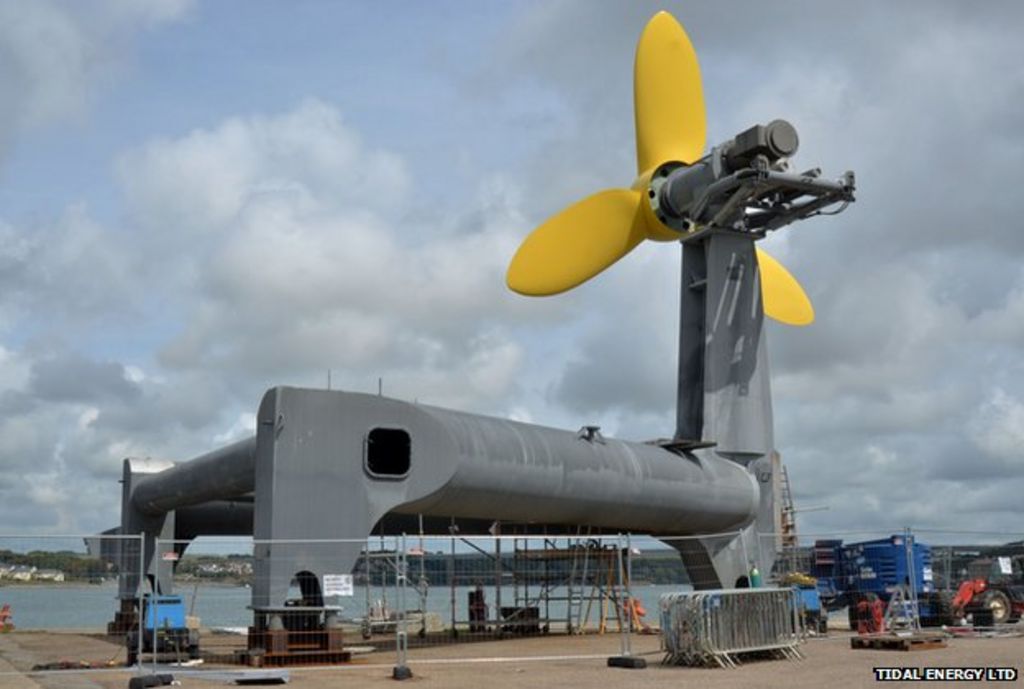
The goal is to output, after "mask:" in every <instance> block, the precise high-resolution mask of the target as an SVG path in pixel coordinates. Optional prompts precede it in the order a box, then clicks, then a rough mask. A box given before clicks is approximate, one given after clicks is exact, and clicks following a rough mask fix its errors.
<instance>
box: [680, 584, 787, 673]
mask: <svg viewBox="0 0 1024 689" xmlns="http://www.w3.org/2000/svg"><path fill="white" fill-rule="evenodd" d="M798 602H799V601H798V598H797V593H796V591H794V590H793V589H782V588H770V589H719V590H713V591H696V592H692V593H668V594H665V595H663V596H661V599H660V608H661V632H662V647H663V650H664V651H665V658H664V661H663V662H665V663H672V664H677V665H709V664H712V663H715V664H717V665H719V666H721V667H735V666H736V665H737V662H738V660H739V656H740V655H742V654H745V653H757V652H763V653H776V654H778V655H780V656H782V657H783V658H788V659H790V660H797V659H800V658H802V655H801V654H800V651H799V649H798V646H799V645H800V643H801V642H802V639H803V628H802V622H801V619H800V616H799V615H798V614H797V610H798Z"/></svg>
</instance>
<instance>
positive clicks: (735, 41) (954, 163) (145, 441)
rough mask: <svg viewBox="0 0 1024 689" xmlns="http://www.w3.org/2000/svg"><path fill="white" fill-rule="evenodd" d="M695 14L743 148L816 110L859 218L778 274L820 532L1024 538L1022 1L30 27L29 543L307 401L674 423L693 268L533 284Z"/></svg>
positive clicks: (810, 151)
mask: <svg viewBox="0 0 1024 689" xmlns="http://www.w3.org/2000/svg"><path fill="white" fill-rule="evenodd" d="M661 7H664V8H666V9H669V10H671V11H672V12H673V13H674V14H675V15H676V16H677V17H678V18H679V19H680V21H681V22H682V23H683V24H684V25H685V26H686V27H687V30H688V32H689V34H690V36H691V38H692V39H693V42H694V44H695V46H696V48H697V52H698V54H699V56H700V59H701V67H702V70H703V74H704V80H705V98H706V100H707V108H708V121H709V143H711V142H717V141H720V140H723V139H726V138H728V137H730V136H732V135H733V134H735V133H737V132H738V131H740V130H741V129H744V128H745V127H747V126H749V125H750V124H753V123H755V122H765V121H768V120H771V119H774V118H776V117H785V118H786V119H788V120H790V121H791V122H793V123H794V124H795V125H796V127H797V129H798V130H799V131H800V133H801V139H802V147H801V151H800V153H799V155H798V157H797V160H796V162H797V165H803V166H804V167H811V166H815V165H820V166H822V167H823V168H824V169H825V171H826V173H827V174H829V175H830V176H838V175H839V174H840V173H841V172H843V171H844V170H846V169H848V168H852V169H854V170H855V171H856V173H857V176H858V185H859V200H858V202H857V203H856V204H855V205H854V206H853V207H851V208H850V210H848V211H847V212H846V213H844V214H842V215H840V216H837V217H835V218H823V219H818V220H815V221H813V222H807V223H804V224H802V225H797V226H795V227H793V228H790V229H788V230H786V231H784V232H780V233H778V234H777V235H776V236H774V237H772V238H771V239H770V240H768V242H767V247H768V248H769V249H770V250H771V251H772V252H773V253H774V254H775V255H776V256H777V257H779V258H780V259H781V260H783V261H784V262H785V263H786V264H787V266H788V267H789V268H790V269H791V270H792V271H793V272H794V274H796V275H797V276H798V277H799V279H800V280H801V281H802V282H803V284H804V286H805V288H806V289H807V291H808V293H809V294H810V296H811V298H812V299H813V301H814V302H815V305H816V308H817V312H818V320H817V322H816V323H815V324H814V325H812V326H810V327H808V328H802V329H798V328H787V327H785V326H780V325H777V324H772V325H771V326H769V327H770V331H769V338H770V342H769V347H770V356H771V359H772V371H773V384H774V393H775V409H776V434H777V444H778V448H779V450H780V452H781V453H782V455H783V457H784V460H785V461H786V463H787V465H788V467H789V471H790V475H791V478H792V481H793V487H794V491H795V497H796V500H797V503H798V506H799V505H805V506H818V505H827V506H828V507H829V508H830V509H829V510H828V511H818V512H809V513H807V514H805V515H804V516H802V518H801V528H802V529H803V530H804V531H805V532H813V531H820V532H824V531H833V530H848V529H853V528H865V529H878V530H889V529H897V528H901V527H902V526H904V525H907V524H910V525H915V526H919V527H930V528H935V529H952V528H956V529H966V530H976V531H994V530H997V531H1008V532H1013V531H1016V532H1018V533H1019V532H1021V531H1022V530H1024V520H1022V516H1024V507H1022V503H1021V499H1020V496H1021V495H1024V472H1022V471H1021V469H1022V468H1024V367H1022V358H1021V354H1022V351H1024V222H1022V220H1021V211H1020V208H1019V201H1018V198H1019V194H1020V192H1019V191H1018V189H1017V187H1018V185H1019V178H1020V170H1019V169H1018V167H1017V166H1018V165H1019V164H1021V163H1022V162H1024V127H1022V126H1021V123H1022V122H1024V47H1022V44H1021V42H1020V41H1019V36H1018V35H1017V34H1018V29H1019V27H1020V26H1021V25H1022V22H1024V5H1021V4H1020V3H1017V2H1010V1H1007V2H991V3H985V4H983V5H978V4H974V3H962V2H934V1H931V0H929V1H928V2H924V1H921V2H904V3H898V4H894V3H889V2H881V1H876V2H865V3H838V2H835V3H822V2H809V1H807V2H799V1H790V2H781V3H762V2H757V1H755V0H751V1H750V2H723V3H709V2H701V3H698V2H687V3H682V2H671V3H663V4H661V5H655V4H653V3H645V2H630V3H626V2H592V1H589V0H588V1H583V0H580V1H578V2H571V1H559V2H551V1H543V2H540V1H538V2H518V3H514V4H513V3H497V2H484V3H481V2H470V1H469V0H466V1H464V2H432V3H409V2H377V3H328V2H314V1H305V2H288V3H285V2H261V1H252V2H250V1H247V2H241V1H240V0H221V1H218V2H190V1H189V0H159V1H153V0H149V1H146V2H142V1H141V0H140V1H139V2H132V1H130V0H90V1H89V2H70V1H68V2H56V1H51V0H38V1H36V2H31V3H27V2H21V1H19V0H0V471H2V473H0V477H2V479H0V525H2V526H3V528H2V530H3V531H4V532H7V533H11V532H33V533H45V532H68V531H91V530H94V529H102V528H106V527H108V526H112V525H114V524H115V523H117V520H118V516H117V509H118V500H119V486H118V484H117V478H118V476H119V473H120V466H121V460H122V459H123V458H124V457H125V456H129V455H140V456H153V457H160V458H167V459H175V460H181V459H187V458H189V457H192V456H195V455H197V454H200V453H202V452H205V451H208V450H210V449H213V448H214V447H215V446H217V445H220V444H223V443H225V442H227V441H229V440H231V439H234V438H236V437H241V436H243V435H245V434H247V433H250V432H251V431H252V429H253V427H254V412H255V410H256V406H257V404H258V402H259V399H260V396H261V394H262V392H263V391H264V390H265V389H267V388H268V387H271V386H273V385H277V384H289V385H304V386H316V387H323V386H324V385H325V384H326V377H327V371H328V369H330V370H331V371H332V376H333V383H334V386H335V387H339V388H343V389H347V390H354V391H367V392H369V391H374V392H375V391H376V389H377V381H378V378H382V379H383V386H384V392H385V394H387V395H391V396H395V397H399V398H404V399H410V400H411V399H418V400H420V401H423V402H429V403H433V404H438V405H442V406H449V407H454V408H458V409H465V410H471V411H477V412H482V413H487V414H493V415H499V416H511V417H513V418H517V419H521V420H528V421H534V422H538V423H545V424H548V425H555V426H561V427H567V428H577V427H579V426H580V425H582V424H584V423H596V424H600V425H601V426H602V427H603V429H604V431H605V432H606V433H607V434H609V435H617V436H621V437H625V438H630V439H648V438H652V437H659V436H665V435H668V434H670V433H671V432H672V429H673V427H674V409H673V407H674V385H675V382H674V377H675V366H676V361H675V359H676V345H675V337H676V333H675V329H676V323H677V299H678V295H677V290H678V251H677V249H676V248H675V247H674V246H672V245H664V244H658V245H653V244H652V245H647V246H643V247H641V248H640V249H639V250H638V251H637V252H635V253H634V254H633V255H631V256H630V257H629V259H628V260H627V261H624V262H623V263H622V264H620V265H617V266H615V267H614V268H613V269H612V270H610V271H608V272H607V273H606V274H605V275H603V276H602V277H600V278H599V279H597V280H594V281H593V282H591V283H589V284H587V285H585V286H584V287H582V288H580V289H577V290H575V291H573V292H571V293H569V294H566V295H563V296H560V297H556V298H551V299H547V300H530V299H525V298H522V297H517V296H515V295H513V294H511V293H509V292H507V291H506V289H505V287H504V284H503V276H504V269H505V266H506V264H507V261H508V259H509V258H510V257H511V255H512V253H513V251H514V249H515V247H516V245H517V243H518V241H519V240H520V239H521V238H522V237H523V236H524V235H525V234H526V233H527V232H528V231H529V230H530V229H531V228H532V227H533V226H534V225H535V224H537V223H538V222H540V221H541V220H543V219H544V218H545V217H546V216H547V215H549V214H550V213H552V212H555V211H556V210H558V209H559V208H560V207H561V206H563V205H565V204H567V203H569V202H570V201H572V200H575V199H576V198H578V197H581V196H583V195H585V194H588V193H590V192H592V191H596V190H598V189H601V188H606V187H613V186H625V185H628V184H629V183H630V182H631V181H632V173H633V170H634V163H633V120H632V103H631V97H632V85H631V78H632V60H633V50H634V44H635V41H636V38H637V36H638V35H639V33H640V31H641V29H642V28H643V25H644V23H645V21H646V20H647V18H648V17H649V16H650V15H651V14H652V13H653V12H654V11H655V10H657V9H660V8H661Z"/></svg>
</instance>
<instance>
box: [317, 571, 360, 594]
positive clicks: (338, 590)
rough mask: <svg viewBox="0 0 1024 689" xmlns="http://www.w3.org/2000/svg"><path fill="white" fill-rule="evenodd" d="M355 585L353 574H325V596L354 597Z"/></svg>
mask: <svg viewBox="0 0 1024 689" xmlns="http://www.w3.org/2000/svg"><path fill="white" fill-rule="evenodd" d="M354 595H355V585H354V583H353V581H352V575H351V574H325V575H324V596H354Z"/></svg>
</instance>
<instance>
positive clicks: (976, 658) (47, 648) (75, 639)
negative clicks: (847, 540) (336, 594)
mask: <svg viewBox="0 0 1024 689" xmlns="http://www.w3.org/2000/svg"><path fill="white" fill-rule="evenodd" d="M619 643H620V642H619V637H618V636H617V635H614V634H610V635H606V636H586V637H565V636H550V637H539V638H530V639H516V640H507V641H494V642H479V643H465V644H458V645H450V646H440V647H434V648H428V649H412V650H411V651H410V656H409V665H410V667H411V669H412V671H413V674H414V676H413V678H412V679H410V680H408V681H406V682H404V683H403V684H402V685H401V686H408V687H410V688H411V689H415V688H417V687H419V688H422V689H427V688H429V687H438V688H442V687H443V688H444V689H481V688H485V689H505V688H508V689H513V688H520V687H530V688H534V687H592V688H594V689H599V688H600V687H602V685H605V684H610V683H614V685H613V686H614V689H628V688H630V687H673V688H674V689H677V688H678V687H682V686H687V687H698V688H699V689H714V688H715V687H723V688H726V687H728V688H729V689H740V688H743V687H752V688H753V687H757V688H758V689H760V688H762V687H793V688H794V689H800V688H802V687H807V688H808V689H809V688H811V687H814V688H815V689H819V688H821V687H829V688H832V687H870V686H874V685H876V684H877V682H876V681H875V678H874V673H873V671H872V669H873V668H874V667H1013V668H1016V669H1017V670H1018V672H1019V673H1021V674H1024V638H1020V637H1015V638H956V639H951V640H950V641H949V645H948V647H946V648H940V649H931V650H922V651H913V652H900V651H874V650H853V649H851V648H850V641H849V634H848V633H843V632H840V633H833V634H832V635H831V636H829V637H828V638H819V639H811V640H809V641H808V642H807V643H805V644H803V646H801V650H802V652H803V654H804V655H805V656H806V658H805V659H804V660H803V661H800V662H792V661H787V660H754V661H750V662H746V663H744V664H743V665H742V666H741V667H739V668H736V669H730V670H723V669H698V668H682V667H670V666H663V665H661V664H660V661H661V653H660V651H659V638H658V637H656V636H634V637H633V639H632V643H633V652H634V654H635V655H640V656H642V657H644V658H645V659H646V660H647V662H648V667H647V669H644V670H626V669H618V668H609V667H607V666H606V659H607V657H608V656H609V655H617V654H618V652H619ZM118 650H119V649H117V647H116V646H114V645H113V644H110V643H108V642H106V641H104V640H102V639H99V638H95V637H90V636H87V635H76V634H53V633H17V632H15V633H12V634H4V635H0V687H2V688H3V689H8V688H10V689H36V688H37V687H43V688H45V689H65V688H66V689H114V688H115V687H116V688H117V689H124V687H127V686H128V679H129V677H130V676H131V675H130V674H129V673H127V672H125V671H123V670H122V671H120V672H116V673H106V672H90V673H81V672H69V671H62V672H55V673H50V674H46V675H33V676H32V677H29V678H26V677H23V676H17V675H14V674H11V670H12V668H13V669H17V670H24V669H27V668H28V667H31V665H32V664H34V663H35V662H43V661H44V660H54V659H56V658H58V657H59V658H63V659H75V660H76V662H77V660H89V661H93V662H102V661H107V660H108V659H109V658H110V657H111V656H112V655H115V654H116V652H117V651H118ZM112 651H113V653H112ZM545 656H546V657H547V659H544V658H543V657H545ZM570 656H571V657H570ZM393 665H394V656H393V655H392V654H391V653H376V654H370V655H367V656H361V657H359V659H358V660H357V661H356V662H354V663H352V664H350V665H347V666H344V667H340V668H329V669H319V668H311V669H292V670H291V671H290V672H291V681H290V683H289V685H288V686H293V687H296V688H298V689H327V688H328V687H330V688H334V687H373V686H381V687H383V686H392V687H393V686H396V683H395V682H394V680H393V679H391V669H392V667H393ZM206 669H208V670H213V669H214V668H212V667H207V668H206ZM233 669H237V668H233ZM178 679H179V680H180V681H181V686H183V687H186V688H187V687H195V688H197V689H202V688H208V687H214V686H230V685H229V684H228V683H226V682H225V681H223V680H218V681H209V680H203V679H199V678H195V677H190V676H185V675H184V674H182V673H180V672H179V675H178ZM1022 681H1024V680H1018V681H1017V682H1012V683H1000V684H998V686H1002V687H1007V686H1021V685H1022V684H1021V683H1022ZM886 684H891V685H894V686H903V685H911V684H916V683H914V682H892V683H886ZM934 684H936V683H935V682H931V683H929V686H932V685H934ZM939 684H944V683H941V682H940V683H939ZM969 684H970V685H971V686H988V685H993V686H995V685H996V683H993V682H990V683H986V682H971V683H969Z"/></svg>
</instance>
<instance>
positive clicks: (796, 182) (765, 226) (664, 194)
mask: <svg viewBox="0 0 1024 689" xmlns="http://www.w3.org/2000/svg"><path fill="white" fill-rule="evenodd" d="M799 141H800V140H799V137H798V136H797V133H796V129H795V128H794V127H793V125H791V124H790V123H789V122H786V121H785V120H773V121H772V122H769V123H768V124H766V125H760V124H759V125H755V126H753V127H750V128H749V129H747V130H745V131H743V132H741V133H740V134H738V135H736V136H735V137H734V138H732V139H730V140H729V141H726V142H725V143H722V144H720V145H718V146H716V147H714V148H713V149H712V151H711V153H709V154H708V155H706V156H704V157H703V158H701V159H700V160H698V161H697V162H695V163H694V164H692V165H685V164H683V163H680V162H667V163H663V164H662V165H660V166H658V168H656V169H655V170H654V172H653V173H652V174H651V175H650V176H649V179H648V176H647V175H645V176H644V177H642V178H641V179H640V180H638V184H639V185H640V186H641V187H643V186H646V187H647V196H648V203H649V205H650V207H651V211H652V213H653V214H654V217H655V218H656V219H657V220H658V222H659V223H661V224H662V225H664V226H666V227H667V228H669V229H671V230H674V231H675V232H677V233H678V236H677V237H673V238H675V239H681V240H683V241H688V240H692V239H695V238H696V237H699V236H701V235H703V234H704V233H706V232H707V231H710V230H713V229H725V230H734V231H739V232H747V233H753V234H754V235H755V237H756V238H760V237H763V236H764V233H765V232H767V231H769V230H776V229H779V228H780V227H783V226H785V225H788V224H790V223H793V222H796V221H797V220H802V219H804V218H807V217H810V216H812V215H815V214H817V213H819V212H820V211H821V209H822V208H825V207H827V206H831V205H833V204H836V203H849V202H850V201H853V191H854V178H853V173H852V172H847V173H846V174H845V175H844V176H843V177H842V178H841V179H840V180H837V181H830V180H824V179H821V177H820V175H821V171H820V170H819V169H817V168H815V169H811V170H808V171H806V172H803V173H800V174H792V173H790V172H789V160H790V158H791V157H792V156H793V154H795V153H796V151H797V148H798V147H799V145H800V144H799ZM634 188H636V187H635V186H634ZM659 238H665V239H667V238H668V237H667V236H665V235H661V236H660V237H659Z"/></svg>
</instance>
